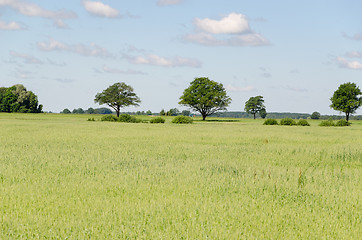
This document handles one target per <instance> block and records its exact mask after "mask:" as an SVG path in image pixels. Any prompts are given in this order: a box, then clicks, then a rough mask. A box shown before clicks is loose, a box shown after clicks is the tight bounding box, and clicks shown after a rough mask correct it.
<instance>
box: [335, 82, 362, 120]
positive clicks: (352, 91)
mask: <svg viewBox="0 0 362 240" xmlns="http://www.w3.org/2000/svg"><path fill="white" fill-rule="evenodd" d="M360 95H361V90H360V89H359V88H358V87H357V85H356V84H355V83H350V82H348V83H344V84H341V85H340V86H339V87H338V89H337V90H336V91H335V92H334V94H333V96H332V97H331V102H332V104H331V105H330V107H331V108H333V109H334V110H337V111H341V112H344V113H345V114H346V121H347V122H348V120H349V116H350V115H351V114H353V113H355V112H356V110H357V109H358V108H359V107H360V106H361V105H362V97H360Z"/></svg>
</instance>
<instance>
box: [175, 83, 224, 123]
mask: <svg viewBox="0 0 362 240" xmlns="http://www.w3.org/2000/svg"><path fill="white" fill-rule="evenodd" d="M180 100H181V101H180V102H179V104H181V105H184V106H188V107H190V108H191V109H193V110H194V111H197V112H199V113H200V114H201V116H202V120H205V118H206V117H207V116H209V115H211V114H213V113H215V112H217V111H222V110H226V107H227V106H229V104H230V103H231V98H230V97H229V96H227V95H226V90H225V88H224V87H223V85H222V84H221V83H217V82H215V81H212V80H210V79H209V78H206V77H201V78H195V80H194V81H192V82H191V83H190V86H189V87H188V88H186V89H185V90H184V92H183V95H182V96H181V97H180Z"/></svg>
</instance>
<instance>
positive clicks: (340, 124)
mask: <svg viewBox="0 0 362 240" xmlns="http://www.w3.org/2000/svg"><path fill="white" fill-rule="evenodd" d="M336 126H338V127H346V126H351V123H350V122H347V121H346V120H345V119H340V120H338V121H337V122H336Z"/></svg>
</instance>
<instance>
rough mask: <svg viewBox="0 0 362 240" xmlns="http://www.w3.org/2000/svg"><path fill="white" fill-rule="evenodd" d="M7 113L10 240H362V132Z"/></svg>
mask: <svg viewBox="0 0 362 240" xmlns="http://www.w3.org/2000/svg"><path fill="white" fill-rule="evenodd" d="M87 117H89V116H74V115H69V116H66V115H59V114H58V115H55V114H54V115H42V114H40V115H32V114H28V115H26V114H0V239H39V238H40V239H44V238H47V239H53V238H59V239H66V238H68V239H90V238H91V239H104V238H108V239H206V238H209V239H358V238H359V237H358V236H362V204H361V199H362V181H361V180H362V174H361V173H362V150H361V146H362V137H361V136H362V123H361V122H354V124H353V125H352V126H351V127H344V128H341V127H339V128H338V127H331V128H328V127H318V126H317V123H318V122H312V126H311V127H287V126H263V125H262V121H259V120H256V121H253V120H241V121H240V122H195V123H194V124H192V125H175V124H171V123H169V122H167V123H165V124H145V123H140V124H127V123H112V122H100V121H96V122H88V121H86V119H87Z"/></svg>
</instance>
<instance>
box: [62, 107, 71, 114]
mask: <svg viewBox="0 0 362 240" xmlns="http://www.w3.org/2000/svg"><path fill="white" fill-rule="evenodd" d="M61 113H64V114H70V113H72V112H71V111H70V110H69V109H68V108H65V109H64V110H63V111H62V112H61Z"/></svg>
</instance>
